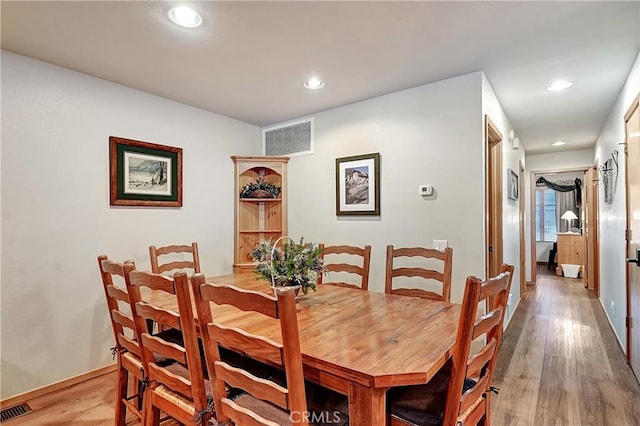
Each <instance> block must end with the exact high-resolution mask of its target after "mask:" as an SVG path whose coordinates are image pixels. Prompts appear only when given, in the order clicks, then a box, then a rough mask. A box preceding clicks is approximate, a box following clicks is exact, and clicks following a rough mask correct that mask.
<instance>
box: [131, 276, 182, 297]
mask: <svg viewBox="0 0 640 426" xmlns="http://www.w3.org/2000/svg"><path fill="white" fill-rule="evenodd" d="M129 279H130V280H131V284H133V285H135V286H137V287H139V288H143V287H146V288H148V289H150V290H153V291H164V292H165V293H169V294H173V295H175V294H176V289H175V284H174V282H173V280H172V279H171V278H169V277H165V276H163V275H158V274H157V273H151V272H145V271H132V272H131V274H130V275H129ZM129 297H131V296H129Z"/></svg>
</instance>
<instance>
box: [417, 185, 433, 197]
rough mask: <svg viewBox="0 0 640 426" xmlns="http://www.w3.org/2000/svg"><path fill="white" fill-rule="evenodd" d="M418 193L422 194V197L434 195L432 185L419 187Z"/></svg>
mask: <svg viewBox="0 0 640 426" xmlns="http://www.w3.org/2000/svg"><path fill="white" fill-rule="evenodd" d="M418 193H420V195H423V196H425V195H433V186H431V185H420V186H419V187H418Z"/></svg>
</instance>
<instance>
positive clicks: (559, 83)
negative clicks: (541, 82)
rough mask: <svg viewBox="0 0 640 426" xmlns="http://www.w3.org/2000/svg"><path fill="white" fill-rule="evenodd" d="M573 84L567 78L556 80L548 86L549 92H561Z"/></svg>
mask: <svg viewBox="0 0 640 426" xmlns="http://www.w3.org/2000/svg"><path fill="white" fill-rule="evenodd" d="M571 86H573V83H572V82H570V81H567V80H556V81H554V82H553V83H551V84H550V85H548V86H547V90H548V91H549V92H560V91H562V90H566V89H568V88H569V87H571Z"/></svg>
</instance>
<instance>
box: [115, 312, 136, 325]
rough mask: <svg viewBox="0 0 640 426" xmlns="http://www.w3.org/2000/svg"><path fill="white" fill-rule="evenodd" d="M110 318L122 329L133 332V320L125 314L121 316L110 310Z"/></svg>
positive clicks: (120, 313) (119, 313)
mask: <svg viewBox="0 0 640 426" xmlns="http://www.w3.org/2000/svg"><path fill="white" fill-rule="evenodd" d="M111 316H112V317H113V320H114V321H115V322H116V323H118V324H120V325H121V326H122V327H125V328H128V329H130V330H135V326H134V325H133V318H131V316H129V315H127V314H123V313H122V312H120V311H118V310H115V309H113V310H111Z"/></svg>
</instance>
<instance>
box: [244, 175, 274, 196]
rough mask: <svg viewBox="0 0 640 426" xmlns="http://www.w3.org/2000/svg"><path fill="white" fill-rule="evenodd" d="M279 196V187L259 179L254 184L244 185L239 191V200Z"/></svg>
mask: <svg viewBox="0 0 640 426" xmlns="http://www.w3.org/2000/svg"><path fill="white" fill-rule="evenodd" d="M279 194H280V187H279V186H275V185H274V184H273V183H271V182H266V181H265V180H264V178H262V177H261V178H258V180H256V181H255V182H252V183H250V184H247V185H245V186H244V187H243V188H242V191H240V198H277V197H278V195H279Z"/></svg>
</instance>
